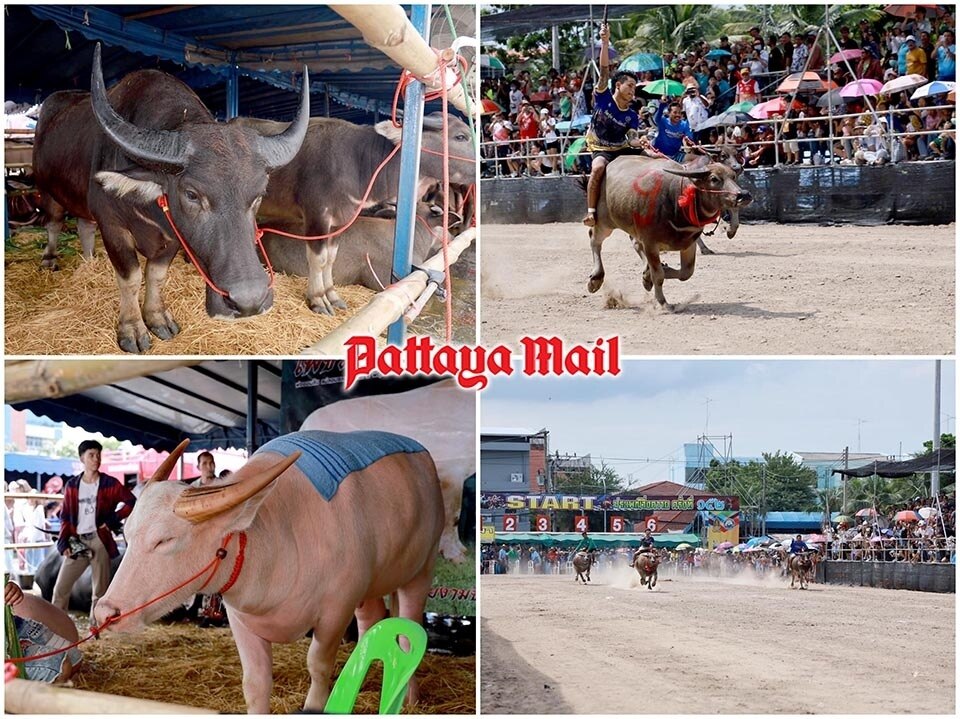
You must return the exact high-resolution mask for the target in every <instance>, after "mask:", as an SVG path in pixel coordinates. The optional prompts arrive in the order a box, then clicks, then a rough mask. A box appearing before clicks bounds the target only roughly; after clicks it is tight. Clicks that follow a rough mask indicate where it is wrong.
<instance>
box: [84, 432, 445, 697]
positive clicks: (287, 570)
mask: <svg viewBox="0 0 960 719" xmlns="http://www.w3.org/2000/svg"><path fill="white" fill-rule="evenodd" d="M186 445H187V442H186V441H185V442H183V443H181V445H180V446H179V447H178V448H177V449H176V450H175V451H174V452H172V453H171V455H170V457H168V459H167V460H165V461H164V464H163V465H162V466H161V467H160V468H159V469H158V470H157V472H156V473H155V474H154V476H153V478H152V479H151V481H149V482H148V483H147V484H146V485H145V486H144V488H143V491H142V493H141V494H140V498H139V500H138V501H137V506H136V507H135V508H134V510H133V512H132V513H131V515H130V517H129V518H128V519H127V522H126V527H125V533H126V538H127V551H126V554H125V555H124V558H123V562H121V564H120V568H119V570H118V571H117V574H116V576H115V577H114V580H113V582H112V583H111V585H110V589H109V590H108V591H107V593H106V594H105V595H104V596H103V598H101V599H100V600H99V602H97V607H96V610H95V614H96V619H97V623H98V625H100V626H101V627H102V628H104V629H111V628H113V629H117V630H119V631H134V630H137V629H140V628H142V627H143V626H144V625H145V624H147V623H149V622H151V621H154V620H155V619H157V618H159V617H161V616H163V614H164V613H165V612H167V611H169V610H170V609H173V608H175V607H176V606H178V605H179V604H180V603H182V602H183V601H185V600H186V599H188V598H189V597H191V596H193V595H194V594H196V593H197V592H198V591H199V590H200V588H201V587H202V586H207V587H208V588H207V591H211V590H212V591H219V593H220V594H221V595H222V596H223V603H224V605H226V607H227V608H228V610H229V615H230V629H231V631H232V633H233V636H234V639H235V641H236V643H237V650H238V652H239V654H240V662H241V664H242V667H243V695H244V699H245V700H246V703H247V710H248V712H250V713H251V714H267V713H269V711H270V694H271V688H272V683H273V674H272V656H271V644H273V643H275V642H282V643H289V642H295V641H298V640H299V639H300V638H301V637H303V636H304V635H305V634H306V633H307V631H309V630H311V629H312V630H313V639H312V641H311V644H310V648H309V650H308V652H307V668H308V670H309V673H310V678H311V684H310V689H309V691H308V692H307V696H306V700H305V704H304V708H305V709H306V710H309V711H314V712H318V711H322V710H323V708H324V706H325V704H326V701H327V698H328V696H329V692H330V682H331V679H332V677H333V670H334V664H335V661H336V655H337V648H338V647H339V645H340V639H341V637H342V636H343V634H344V631H345V630H346V629H347V626H348V625H349V624H350V621H351V618H352V616H353V614H354V610H355V609H356V608H357V607H358V606H359V605H361V604H362V603H363V602H364V601H365V600H368V599H377V600H379V598H380V597H383V596H385V595H388V594H391V593H393V592H397V597H398V605H397V606H398V609H399V616H402V617H404V618H407V619H410V620H413V621H415V622H417V623H420V622H422V619H423V610H424V605H425V603H426V600H427V594H428V592H429V591H430V587H431V584H432V582H433V567H434V563H435V561H436V557H437V547H438V544H439V542H440V534H441V532H442V530H443V521H444V517H443V498H442V496H441V492H440V483H439V481H438V479H437V472H436V469H435V467H434V463H433V460H432V458H431V457H430V454H429V453H428V452H427V451H426V450H424V449H423V446H422V445H419V444H418V443H416V442H414V441H413V440H410V439H409V438H406V437H401V436H399V435H394V434H388V433H385V432H349V433H335V432H295V433H293V434H290V435H283V436H281V437H280V438H278V439H275V440H272V441H271V442H269V443H267V444H265V445H264V446H263V447H261V448H260V450H258V451H257V452H256V453H255V454H254V455H253V456H252V457H251V458H250V459H249V461H248V462H247V463H246V464H245V465H244V466H243V467H241V468H240V469H239V470H237V471H236V472H235V473H234V474H233V476H232V480H233V481H231V482H229V483H226V484H219V485H212V486H210V487H187V486H186V485H184V484H183V483H181V482H167V481H163V480H165V479H166V477H167V476H168V475H169V473H170V471H171V469H172V467H173V465H174V464H175V463H176V462H177V461H179V457H180V456H181V455H182V453H183V450H184V449H185V447H186ZM294 448H298V449H294ZM301 452H302V454H301ZM215 557H216V558H220V559H221V561H219V562H216V561H215V559H214V558H215ZM171 589H173V591H170V590H171ZM165 592H169V593H168V594H166V595H164V593H165ZM161 596H162V597H163V598H162V599H159V601H156V602H155V603H152V604H149V605H148V606H145V605H146V603H147V602H149V601H150V600H151V599H153V598H156V597H161ZM137 608H140V609H137ZM131 610H136V611H131ZM410 689H411V690H412V689H413V687H412V686H411V688H410ZM408 696H410V694H409V692H408Z"/></svg>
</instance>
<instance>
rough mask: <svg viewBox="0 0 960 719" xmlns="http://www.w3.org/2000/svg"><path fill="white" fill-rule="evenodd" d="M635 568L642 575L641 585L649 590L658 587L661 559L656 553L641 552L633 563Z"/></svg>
mask: <svg viewBox="0 0 960 719" xmlns="http://www.w3.org/2000/svg"><path fill="white" fill-rule="evenodd" d="M633 566H634V568H635V569H636V570H637V574H639V575H640V585H641V586H645V587H646V588H647V589H653V588H654V587H655V586H657V567H659V566H660V557H659V556H658V555H657V553H656V552H641V553H640V554H639V555H637V557H636V558H635V559H634V561H633Z"/></svg>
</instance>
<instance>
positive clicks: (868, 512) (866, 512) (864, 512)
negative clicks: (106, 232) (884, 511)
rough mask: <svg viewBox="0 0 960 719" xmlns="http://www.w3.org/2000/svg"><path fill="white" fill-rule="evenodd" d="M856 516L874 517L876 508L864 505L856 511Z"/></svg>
mask: <svg viewBox="0 0 960 719" xmlns="http://www.w3.org/2000/svg"><path fill="white" fill-rule="evenodd" d="M857 516H858V517H876V516H877V510H875V509H874V508H873V507H864V508H863V509H861V510H860V511H859V512H857Z"/></svg>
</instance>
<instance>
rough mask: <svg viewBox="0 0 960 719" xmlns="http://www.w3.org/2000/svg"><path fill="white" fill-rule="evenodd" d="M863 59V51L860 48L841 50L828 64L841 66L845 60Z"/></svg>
mask: <svg viewBox="0 0 960 719" xmlns="http://www.w3.org/2000/svg"><path fill="white" fill-rule="evenodd" d="M860 57H863V50H861V49H860V48H853V49H850V50H841V51H840V52H838V53H837V54H836V55H834V56H833V57H831V58H830V59H829V60H827V62H828V63H829V64H830V65H839V64H840V63H841V62H843V61H844V60H856V59H857V58H860Z"/></svg>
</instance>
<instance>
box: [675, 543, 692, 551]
mask: <svg viewBox="0 0 960 719" xmlns="http://www.w3.org/2000/svg"><path fill="white" fill-rule="evenodd" d="M677 549H680V550H683V549H693V545H690V544H687V543H686V542H682V543H680V544H678V545H677Z"/></svg>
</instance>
